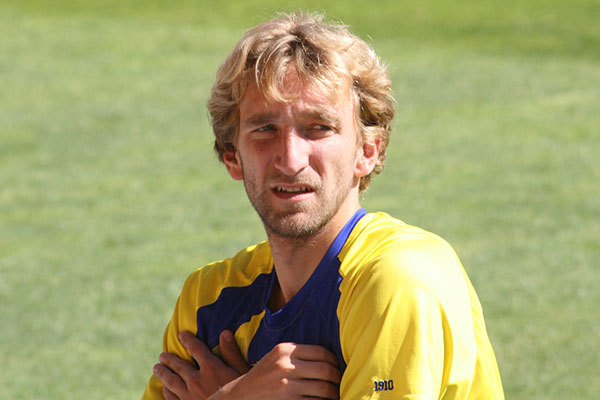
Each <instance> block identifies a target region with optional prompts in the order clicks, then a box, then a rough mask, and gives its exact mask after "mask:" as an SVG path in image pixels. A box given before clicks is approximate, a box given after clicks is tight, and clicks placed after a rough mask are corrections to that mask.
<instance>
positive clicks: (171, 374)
mask: <svg viewBox="0 0 600 400" xmlns="http://www.w3.org/2000/svg"><path fill="white" fill-rule="evenodd" d="M219 339H220V347H221V350H222V353H223V359H224V361H225V363H224V362H222V361H221V360H219V359H218V358H217V357H216V356H215V355H214V354H213V353H212V352H211V351H210V350H209V349H208V348H207V347H206V345H205V344H204V343H202V342H201V341H199V340H198V339H197V338H196V337H195V336H194V335H192V334H191V333H182V335H181V341H182V343H183V344H184V346H186V348H188V349H189V350H190V352H191V354H192V356H193V358H194V359H195V360H196V361H197V363H198V368H196V367H195V366H194V365H192V364H191V363H189V362H187V361H184V360H182V359H180V358H179V357H177V356H175V355H172V354H169V353H163V354H161V357H160V361H161V363H160V364H157V365H156V366H155V373H156V375H157V376H158V377H159V378H160V380H161V381H162V383H163V385H164V388H163V395H164V397H165V398H166V399H167V400H171V399H179V400H185V399H190V400H191V399H206V398H208V397H209V396H210V395H212V394H214V395H213V396H212V397H210V399H212V400H217V399H221V400H226V399H248V400H250V399H260V400H264V399H296V398H303V397H304V396H313V397H319V398H332V399H337V398H339V396H338V384H339V382H340V371H339V369H338V368H337V359H336V357H335V356H334V355H333V354H332V353H331V352H329V351H327V350H325V349H324V348H322V347H320V346H311V345H297V344H294V343H280V344H279V345H277V346H275V348H273V350H271V351H270V352H269V353H267V355H265V357H263V359H261V360H260V361H259V362H258V363H257V364H256V366H255V367H254V368H252V369H251V370H250V369H249V367H248V365H247V364H246V362H245V361H244V359H243V358H242V355H241V354H240V352H239V350H238V348H237V346H236V344H235V342H234V341H233V339H232V337H231V335H230V332H228V331H225V332H223V333H222V334H221V336H220V338H219ZM226 363H227V364H226ZM236 378H237V379H236ZM228 382H229V383H228ZM227 383H228V384H227Z"/></svg>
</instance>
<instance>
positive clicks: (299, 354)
mask: <svg viewBox="0 0 600 400" xmlns="http://www.w3.org/2000/svg"><path fill="white" fill-rule="evenodd" d="M290 356H291V357H292V358H295V359H298V360H305V361H325V362H327V363H329V364H331V365H333V366H336V367H337V366H338V359H337V357H336V356H335V354H333V353H332V352H331V351H329V350H327V349H326V348H325V347H322V346H316V345H311V344H296V345H295V348H294V350H293V351H292V353H291V354H290Z"/></svg>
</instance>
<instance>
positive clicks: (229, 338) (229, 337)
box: [223, 331, 233, 342]
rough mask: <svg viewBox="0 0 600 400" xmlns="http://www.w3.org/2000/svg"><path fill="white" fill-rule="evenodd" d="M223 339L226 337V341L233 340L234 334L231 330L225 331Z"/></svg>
mask: <svg viewBox="0 0 600 400" xmlns="http://www.w3.org/2000/svg"><path fill="white" fill-rule="evenodd" d="M223 339H225V341H227V342H231V341H232V340H233V335H232V334H231V332H229V331H224V332H223Z"/></svg>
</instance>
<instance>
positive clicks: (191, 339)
mask: <svg viewBox="0 0 600 400" xmlns="http://www.w3.org/2000/svg"><path fill="white" fill-rule="evenodd" d="M178 338H179V341H180V342H181V344H182V345H183V346H184V347H185V348H186V349H188V351H189V352H190V354H191V355H192V357H193V358H194V360H196V362H197V363H198V365H199V366H202V365H203V364H206V363H207V362H208V361H209V360H211V361H214V359H215V358H217V356H215V355H214V354H213V352H212V351H210V350H209V348H208V346H206V344H204V342H203V341H201V340H200V339H198V338H197V337H196V336H195V335H194V334H193V333H191V332H188V331H182V332H180V333H179V335H178Z"/></svg>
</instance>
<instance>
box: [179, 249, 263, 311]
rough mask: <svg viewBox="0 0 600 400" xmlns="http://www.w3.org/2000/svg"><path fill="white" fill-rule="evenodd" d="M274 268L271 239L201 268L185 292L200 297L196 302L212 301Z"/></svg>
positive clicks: (191, 279)
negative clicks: (230, 288) (270, 245)
mask: <svg viewBox="0 0 600 400" xmlns="http://www.w3.org/2000/svg"><path fill="white" fill-rule="evenodd" d="M272 270H273V259H272V256H271V249H270V247H269V244H268V242H266V241H265V242H261V243H259V244H256V245H253V246H249V247H247V248H245V249H243V250H241V251H239V252H238V253H237V254H235V255H234V256H233V257H229V258H226V259H223V260H220V261H215V262H212V263H210V264H207V265H205V266H203V267H200V268H198V269H197V270H195V271H194V272H192V273H191V274H190V275H189V276H188V277H187V279H186V281H185V283H184V286H183V290H182V294H183V295H186V294H188V295H192V296H194V297H198V298H197V299H196V303H197V304H198V305H201V303H204V304H210V303H212V302H214V301H216V299H217V298H218V297H219V294H220V293H221V291H222V290H223V289H224V288H226V287H239V286H248V285H250V284H251V283H252V282H254V281H255V280H256V278H258V277H259V276H260V275H262V274H269V273H271V272H272Z"/></svg>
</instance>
